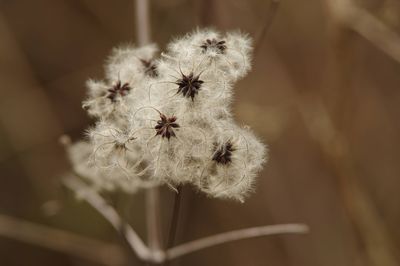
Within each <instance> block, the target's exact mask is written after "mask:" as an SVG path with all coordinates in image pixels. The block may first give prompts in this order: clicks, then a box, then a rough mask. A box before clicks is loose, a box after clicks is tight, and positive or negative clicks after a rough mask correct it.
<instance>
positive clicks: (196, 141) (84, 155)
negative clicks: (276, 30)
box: [69, 29, 266, 201]
mask: <svg viewBox="0 0 400 266" xmlns="http://www.w3.org/2000/svg"><path fill="white" fill-rule="evenodd" d="M157 51H158V49H157V47H156V45H154V44H151V45H147V46H144V47H140V48H135V47H134V46H124V47H120V48H116V49H114V50H113V52H112V54H111V56H110V57H109V59H108V60H107V64H106V67H105V72H106V75H105V76H106V78H105V80H104V81H95V80H89V81H88V82H87V87H88V97H87V99H86V100H85V101H84V103H83V107H84V108H85V109H86V110H87V111H88V113H89V115H91V116H93V117H94V118H95V119H97V123H96V125H95V126H94V127H93V128H91V129H89V130H88V131H87V134H88V137H89V138H88V139H89V140H88V141H86V142H77V143H75V144H74V145H72V146H71V147H70V148H69V157H70V159H71V162H72V164H73V166H74V169H75V171H76V172H77V173H78V174H79V175H81V176H82V177H85V178H87V179H88V181H89V182H91V184H92V185H93V186H94V187H95V188H97V189H100V190H102V189H104V190H113V189H122V190H124V191H127V192H135V191H136V190H137V189H138V188H141V187H147V186H151V185H156V184H167V185H169V186H170V187H172V188H174V187H175V186H177V185H181V184H192V185H194V186H195V187H197V188H198V189H199V190H200V191H203V192H205V193H207V194H208V195H210V196H212V197H219V198H229V199H236V200H240V201H243V200H244V197H245V196H246V195H247V194H248V193H249V192H250V191H251V190H252V188H253V184H254V180H255V178H256V176H257V174H258V172H259V171H260V170H261V169H262V165H263V163H264V162H265V161H266V148H265V146H264V145H263V144H262V143H261V142H260V141H259V140H258V139H257V138H256V137H255V136H254V134H253V133H252V132H251V131H250V129H249V128H248V127H240V126H238V125H236V124H235V122H234V120H233V117H232V112H231V110H230V105H231V102H232V97H233V85H234V82H236V81H237V80H238V79H240V78H242V77H244V76H245V75H246V74H247V73H248V71H249V70H250V67H251V62H250V61H251V56H250V53H251V51H252V46H251V40H250V39H249V38H248V37H247V36H246V35H244V34H242V33H240V32H231V33H226V34H224V35H223V34H221V33H218V32H216V31H214V30H209V29H206V30H196V31H194V32H192V33H189V34H187V35H186V36H184V37H182V38H178V39H176V40H174V41H173V42H171V44H169V46H168V48H167V51H166V52H164V53H161V57H160V58H159V59H156V58H155V54H156V53H157Z"/></svg>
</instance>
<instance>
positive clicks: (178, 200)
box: [167, 186, 182, 248]
mask: <svg viewBox="0 0 400 266" xmlns="http://www.w3.org/2000/svg"><path fill="white" fill-rule="evenodd" d="M177 189H178V191H177V192H176V194H175V199H174V207H173V211H172V219H171V224H170V227H169V234H168V242H167V248H170V247H172V246H173V245H174V242H175V237H176V230H177V227H178V220H179V211H180V207H181V198H182V187H181V186H179V187H178V188H177Z"/></svg>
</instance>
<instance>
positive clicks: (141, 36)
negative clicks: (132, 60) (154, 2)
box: [135, 0, 151, 46]
mask: <svg viewBox="0 0 400 266" xmlns="http://www.w3.org/2000/svg"><path fill="white" fill-rule="evenodd" d="M135 3H136V4H135V11H136V37H137V38H136V41H137V43H138V45H139V46H142V45H146V44H148V43H149V42H150V39H151V37H150V36H151V28H150V12H149V1H148V0H135Z"/></svg>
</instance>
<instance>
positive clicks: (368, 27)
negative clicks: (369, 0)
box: [328, 0, 400, 62]
mask: <svg viewBox="0 0 400 266" xmlns="http://www.w3.org/2000/svg"><path fill="white" fill-rule="evenodd" d="M328 5H329V8H330V11H331V13H332V15H333V17H334V19H336V21H337V22H338V23H340V24H342V25H343V26H344V27H347V28H349V29H351V30H353V31H355V32H357V33H358V34H360V35H361V36H362V37H364V38H365V39H367V40H368V41H370V42H371V43H372V44H374V45H375V46H376V47H377V48H378V49H380V50H381V51H382V52H384V53H386V54H387V55H389V56H390V57H392V58H393V59H394V60H396V61H397V62H400V36H399V34H397V33H396V32H395V31H394V30H392V29H390V28H389V27H388V26H387V25H385V24H384V23H383V22H382V21H380V20H379V19H378V18H376V17H375V16H373V15H372V14H371V13H369V12H368V11H367V10H365V9H363V8H361V7H358V6H357V5H356V4H355V3H353V2H352V1H350V0H330V1H328Z"/></svg>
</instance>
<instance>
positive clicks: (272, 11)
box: [254, 0, 281, 55]
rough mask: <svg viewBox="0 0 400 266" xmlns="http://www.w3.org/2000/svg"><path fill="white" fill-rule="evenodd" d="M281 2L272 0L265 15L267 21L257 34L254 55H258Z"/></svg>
mask: <svg viewBox="0 0 400 266" xmlns="http://www.w3.org/2000/svg"><path fill="white" fill-rule="evenodd" d="M280 2H281V1H280V0H271V3H270V4H269V8H268V11H267V14H266V17H265V22H264V24H263V27H262V29H261V31H260V33H258V35H257V39H256V42H255V47H254V55H257V52H258V50H259V49H260V46H261V44H262V42H263V40H264V38H265V36H266V35H267V32H268V30H269V28H270V27H271V25H272V22H273V21H274V18H275V16H276V13H277V11H278V7H279V4H280Z"/></svg>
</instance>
